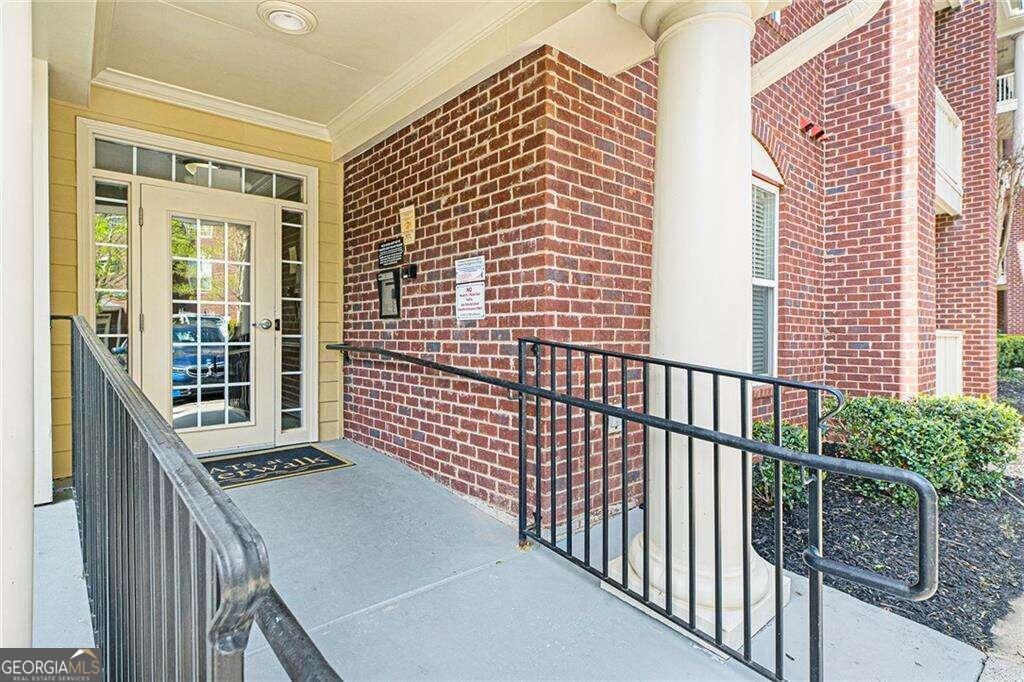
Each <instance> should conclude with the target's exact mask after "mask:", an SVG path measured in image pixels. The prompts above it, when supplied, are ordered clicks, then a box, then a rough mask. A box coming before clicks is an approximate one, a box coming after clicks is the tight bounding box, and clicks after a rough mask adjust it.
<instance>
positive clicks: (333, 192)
mask: <svg viewBox="0 0 1024 682" xmlns="http://www.w3.org/2000/svg"><path fill="white" fill-rule="evenodd" d="M78 117H83V118H91V119H94V120H98V121H107V122H110V123H117V124H120V125H125V126H130V127H132V128H138V129H141V130H148V131H151V132H156V133H162V134H164V135H173V136H174V137H179V138H183V139H186V140H193V141H196V142H204V143H206V144H213V145H218V146H220V147H227V148H229V149H235V150H238V151H243V152H250V153H253V154H262V155H264V156H271V157H274V158H278V159H283V160H286V161H293V162H296V163H303V164H306V165H310V166H315V167H316V168H317V169H319V172H320V183H319V195H320V202H319V213H320V215H319V218H320V240H319V247H318V250H319V270H320V272H319V279H320V300H319V316H320V342H321V344H323V343H329V342H331V341H336V340H338V339H340V335H341V324H340V319H341V295H340V291H341V287H340V283H341V207H340V201H341V189H340V188H341V166H340V164H338V163H336V162H334V161H332V160H331V145H330V143H328V142H323V141H320V140H313V139H311V138H307V137H301V136H298V135H292V134H290V133H285V132H281V131H278V130H273V129H270V128H265V127H263V126H257V125H253V124H251V123H244V122H242V121H237V120H234V119H230V118H225V117H223V116H216V115H214V114H207V113H203V112H201V111H195V110H193V109H187V108H184V107H179V106H175V105H173V104H166V103H164V102H158V101H156V100H152V99H147V98H145V97H137V96H135V95H129V94H126V93H122V92H117V91H115V90H108V89H106V88H100V87H93V89H92V93H91V98H90V104H89V107H87V108H86V107H79V106H75V105H72V104H68V103H66V102H60V101H57V100H51V101H50V287H51V294H50V305H51V312H53V313H54V314H73V313H76V312H78V311H77V310H76V308H77V295H78V291H77V290H78V278H77V265H78V257H77V251H76V249H77V233H78V230H77V227H76V226H77V216H76V211H77V205H76V200H75V197H76V184H77V178H76V168H75V154H76V146H75V131H76V119H77V118H78ZM69 355H70V340H69V336H68V332H67V325H66V324H65V325H59V324H58V325H54V329H53V353H52V357H53V371H52V381H53V475H54V478H61V477H64V476H70V475H71V426H70V422H71V406H70V400H69V397H70V379H71V375H70V369H69V367H70V361H69ZM318 357H319V366H320V386H319V390H320V393H319V402H320V438H321V439H322V440H328V439H331V438H337V437H338V436H339V434H340V433H341V402H340V401H339V387H338V376H339V362H340V360H339V357H338V354H337V353H329V352H325V351H321V352H320V354H319V356H318Z"/></svg>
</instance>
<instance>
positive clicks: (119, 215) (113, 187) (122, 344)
mask: <svg viewBox="0 0 1024 682" xmlns="http://www.w3.org/2000/svg"><path fill="white" fill-rule="evenodd" d="M97 158H101V159H105V160H106V161H108V162H109V164H108V165H111V166H115V165H116V166H118V167H121V168H123V167H124V166H125V164H130V163H131V158H130V154H126V153H125V150H124V149H122V148H120V147H119V146H117V145H108V146H107V147H105V148H102V149H100V148H97ZM93 195H94V197H95V199H94V203H93V230H92V237H93V247H92V255H93V291H94V292H95V308H94V318H95V327H96V333H97V335H98V336H99V337H100V338H101V339H103V341H104V343H105V344H106V345H107V348H108V349H110V352H111V353H112V354H113V355H114V357H115V358H116V359H117V361H118V363H119V364H120V365H121V367H123V368H124V369H125V370H127V369H128V367H129V364H128V360H129V354H128V351H129V348H128V329H129V317H128V313H129V311H128V292H129V283H128V263H129V261H128V185H126V184H124V183H117V182H110V181H107V180H103V181H96V182H95V183H94V185H93Z"/></svg>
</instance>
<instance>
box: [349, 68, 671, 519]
mask: <svg viewBox="0 0 1024 682" xmlns="http://www.w3.org/2000/svg"><path fill="white" fill-rule="evenodd" d="M655 80H656V77H655V74H654V71H653V66H652V65H650V64H646V65H641V66H638V67H636V68H635V69H633V70H631V71H629V72H627V73H625V74H622V75H621V76H620V77H618V78H615V79H609V78H605V77H603V76H601V75H600V74H598V73H597V72H593V71H591V70H590V69H587V68H585V67H583V66H582V65H580V64H579V63H577V62H575V61H574V60H572V59H571V58H569V57H567V56H566V55H562V54H559V53H557V52H556V51H554V50H552V49H550V48H543V49H540V50H538V51H536V52H534V53H532V54H530V55H529V56H527V57H525V58H523V59H522V60H520V61H519V62H517V63H515V64H513V65H511V66H509V67H508V68H506V69H504V70H503V71H502V72H500V73H499V74H497V75H495V76H494V77H492V78H489V79H488V80H486V81H485V82H483V83H481V84H479V85H477V86H476V87H474V88H471V89H470V90H468V91H467V92H465V93H463V94H461V95H459V96H458V97H457V98H455V99H454V100H451V101H450V102H448V103H446V104H444V105H442V106H441V107H439V108H438V109H437V110H435V111H433V112H431V113H430V114H428V115H426V116H424V117H423V118H421V119H420V120H418V121H416V122H415V123H413V124H411V125H410V126H409V127H407V128H405V129H404V130H402V131H401V132H399V133H396V134H395V135H393V136H391V137H390V138H388V139H386V140H384V141H382V142H380V143H379V144H377V145H375V146H374V147H373V148H371V149H369V150H367V151H365V152H363V153H362V154H360V155H359V156H357V157H356V158H354V159H352V160H350V161H349V162H347V163H346V165H345V185H344V192H345V303H344V308H345V319H344V338H345V341H346V342H348V343H353V344H370V345H382V346H386V347H387V348H391V349H395V350H400V351H406V352H411V353H414V354H419V355H428V356H429V357H432V358H434V359H436V360H438V361H440V362H444V363H450V364H455V365H459V366H466V367H472V368H475V369H479V370H482V371H486V372H489V373H491V374H495V375H497V376H503V377H506V378H514V377H515V373H514V371H515V370H514V368H515V357H516V346H515V339H516V338H518V337H521V336H534V335H535V336H540V337H542V338H554V339H559V340H564V341H572V342H579V343H595V344H599V345H601V346H602V347H604V348H609V349H617V350H626V351H631V352H643V351H645V350H646V342H647V325H648V320H649V317H650V312H649V306H650V301H649V288H650V243H651V220H652V218H651V206H652V191H653V154H654V147H653V144H654V103H655V98H656V93H655V90H654V87H653V85H652V83H654V82H655ZM406 205H415V206H416V210H417V218H418V226H417V236H416V241H415V242H414V243H413V244H412V245H410V246H409V247H408V248H407V256H406V262H412V263H416V264H417V265H418V266H419V275H418V277H417V279H416V280H414V281H406V282H404V283H403V290H402V318H401V319H399V320H380V319H379V317H378V311H377V294H376V283H375V277H376V274H377V271H378V270H377V266H376V246H377V244H378V243H379V242H381V241H382V240H384V239H387V238H390V237H394V236H396V235H397V234H398V227H397V211H398V208H399V207H401V206H406ZM481 254H482V255H484V256H485V257H486V262H487V317H486V319H484V320H481V321H478V322H465V321H464V322H461V323H460V322H457V321H456V320H455V316H454V306H453V302H454V274H453V261H454V260H456V259H458V258H462V257H466V256H472V255H481ZM560 363H561V364H560V365H558V374H559V385H560V386H561V387H562V388H564V380H563V379H562V378H561V377H562V376H563V373H564V359H563V360H560ZM581 363H582V357H579V356H577V358H576V362H575V363H574V364H575V371H576V378H575V380H574V383H577V384H578V385H582V382H583V380H582V376H581V373H582V364H581ZM612 369H614V368H612ZM594 370H595V371H598V368H597V366H596V365H595V367H594ZM613 375H614V371H613ZM615 378H616V379H617V376H616V377H615ZM344 381H345V410H346V412H345V435H346V437H348V438H351V439H353V440H355V441H357V442H360V443H364V444H366V445H369V446H371V447H374V448H377V449H380V450H383V451H385V452H388V453H390V454H392V455H395V456H397V457H399V458H401V459H403V460H405V461H407V462H408V463H410V464H411V465H413V466H414V467H416V468H418V469H420V470H422V471H425V472H427V473H429V474H431V475H433V476H435V477H436V478H438V479H439V480H440V481H441V482H443V483H444V484H445V485H448V486H449V487H452V488H454V489H455V490H457V491H459V492H462V493H466V494H469V495H472V496H474V497H478V498H481V499H484V500H486V501H488V502H489V503H491V504H493V505H496V506H498V507H501V508H504V509H507V510H511V509H513V508H514V506H515V497H516V490H515V488H514V481H515V470H516V467H517V459H516V453H517V450H516V446H517V439H518V434H517V432H516V430H515V423H514V412H513V411H514V410H515V409H516V403H514V402H513V401H511V400H508V399H507V398H506V397H505V396H504V394H503V393H501V392H499V391H496V390H491V389H488V388H486V387H481V386H478V385H470V384H468V383H467V382H464V381H452V380H451V379H448V378H444V377H441V376H439V375H437V374H436V373H433V372H423V371H417V370H415V369H412V368H410V367H408V366H406V365H399V364H395V363H381V362H377V361H366V360H363V359H357V360H356V361H355V362H353V363H352V364H350V365H348V366H347V371H346V375H345V379H344ZM637 386H638V376H634V377H633V378H632V379H631V384H630V390H629V393H630V394H631V395H634V396H638V395H639V391H638V390H637V388H636V387H637ZM577 390H579V388H577ZM560 412H562V414H563V415H564V411H563V410H560ZM531 415H532V407H531ZM548 416H549V413H548V412H547V409H546V408H542V410H541V417H542V422H541V423H542V437H543V438H544V439H545V441H544V442H545V451H546V449H547V436H548V435H549V432H548V431H547V430H546V429H547V417H548ZM562 419H564V416H563V417H562ZM595 421H596V420H595ZM531 423H532V422H531ZM575 428H576V429H578V430H579V433H582V429H583V424H582V418H581V417H579V416H577V426H575ZM580 437H581V436H580ZM580 437H578V438H577V443H579V442H580V441H579V438H580ZM560 438H562V439H563V440H560V441H559V443H558V447H559V448H563V447H564V432H563V433H562V434H561V436H560ZM617 442H618V441H614V440H613V442H612V446H613V447H614V446H615V445H616V443H617ZM634 442H636V441H634ZM574 457H581V455H579V454H575V455H574ZM559 459H560V460H561V461H562V462H564V453H560V455H559ZM544 466H545V469H544V479H545V480H547V477H548V469H547V463H546V462H545V464H544ZM577 471H581V467H577ZM557 473H558V477H559V480H558V483H557V486H558V488H559V489H562V490H564V487H565V477H564V464H563V465H562V467H561V468H559V469H558V471H557ZM618 475H619V474H618V471H617V470H616V471H613V472H612V476H611V477H612V484H613V486H612V488H613V489H614V483H615V478H616V477H617V476H618ZM576 478H577V477H576V476H574V487H575V486H577V485H582V482H581V480H582V479H581V480H580V482H577V480H576ZM547 494H548V490H547V489H546V488H545V489H544V495H545V500H547V499H548V498H547Z"/></svg>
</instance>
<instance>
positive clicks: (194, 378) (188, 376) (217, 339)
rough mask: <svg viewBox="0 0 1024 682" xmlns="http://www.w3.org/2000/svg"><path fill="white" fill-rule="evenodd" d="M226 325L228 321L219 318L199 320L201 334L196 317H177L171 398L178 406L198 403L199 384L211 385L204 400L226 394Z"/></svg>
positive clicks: (174, 325) (173, 340)
mask: <svg viewBox="0 0 1024 682" xmlns="http://www.w3.org/2000/svg"><path fill="white" fill-rule="evenodd" d="M226 326H227V325H226V321H225V319H224V318H223V317H221V316H219V315H203V316H202V318H201V320H200V321H199V329H198V331H199V333H198V334H197V333H196V331H197V329H196V315H194V314H178V315H175V316H174V321H173V324H172V326H171V342H172V343H173V344H174V345H173V346H172V353H173V357H172V360H171V385H172V388H171V399H172V400H173V401H174V402H175V403H183V402H193V401H195V399H196V393H197V392H198V390H199V389H198V386H197V384H199V383H202V384H204V385H205V384H210V386H207V387H204V389H203V399H204V400H205V399H208V398H210V397H217V396H223V395H224V380H225V376H224V371H225V365H224V343H225V342H226V341H227V339H226V338H225V334H224V330H225V328H226ZM197 336H198V338H197ZM180 344H188V345H180ZM200 344H216V345H209V346H204V345H200ZM200 349H202V350H200Z"/></svg>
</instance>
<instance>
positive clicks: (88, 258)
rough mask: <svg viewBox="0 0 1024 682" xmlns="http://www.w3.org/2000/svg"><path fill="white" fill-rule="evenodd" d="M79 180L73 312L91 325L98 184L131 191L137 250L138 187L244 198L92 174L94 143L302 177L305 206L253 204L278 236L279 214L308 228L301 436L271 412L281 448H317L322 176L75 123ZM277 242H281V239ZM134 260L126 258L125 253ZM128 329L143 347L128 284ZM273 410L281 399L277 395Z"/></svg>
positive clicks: (136, 274)
mask: <svg viewBox="0 0 1024 682" xmlns="http://www.w3.org/2000/svg"><path fill="white" fill-rule="evenodd" d="M76 131H77V135H76V151H77V154H76V159H77V161H76V163H77V168H76V174H77V186H78V187H77V189H78V192H77V202H78V203H77V215H78V254H77V255H78V312H79V314H81V315H83V316H85V318H86V319H87V320H89V322H90V324H93V325H95V322H96V321H95V319H94V303H93V301H94V300H95V293H94V291H93V287H94V283H93V251H94V249H93V248H92V243H93V235H92V207H93V200H94V197H93V194H94V190H95V180H98V179H99V180H112V181H115V182H118V183H121V184H126V185H128V206H129V210H128V218H129V244H139V243H140V234H141V233H140V230H141V226H140V224H139V211H138V207H139V199H140V195H141V189H140V188H141V185H142V184H147V185H155V186H163V187H168V188H176V189H182V188H187V189H194V190H197V191H202V192H212V193H216V194H224V195H230V196H234V197H246V196H251V195H245V194H241V193H238V192H232V191H229V190H221V189H214V188H203V187H196V186H195V185H184V184H182V183H178V182H172V181H170V180H160V179H155V178H149V177H144V176H139V175H133V174H128V173H118V172H113V171H106V170H99V169H95V168H94V167H93V166H94V162H95V159H94V155H95V147H96V145H95V141H96V139H97V138H101V139H110V140H116V141H119V142H125V143H129V144H134V145H140V146H144V147H148V148H151V149H159V150H163V151H169V152H177V153H182V154H189V155H195V156H198V157H205V158H211V159H214V160H217V161H224V162H227V163H232V164H236V165H240V166H246V167H255V168H259V169H260V170H266V171H271V172H279V173H286V174H288V175H292V176H296V177H301V178H302V179H303V181H304V183H305V188H306V192H305V201H303V202H296V201H287V200H284V199H270V198H268V197H254V196H253V197H251V198H252V199H253V200H254V201H272V202H274V203H275V204H277V205H278V210H277V211H276V213H277V218H276V220H275V229H276V230H277V231H278V234H279V232H280V223H281V217H280V213H281V209H293V210H299V211H302V212H304V213H305V216H306V223H307V226H306V228H305V229H304V230H303V236H304V243H303V249H304V262H305V267H304V268H303V282H302V284H303V291H304V292H305V295H304V297H303V302H302V319H303V335H304V339H305V340H306V344H305V348H306V352H305V353H304V355H303V359H302V372H303V380H304V384H305V387H304V391H303V400H302V409H303V416H304V424H303V427H302V428H299V429H293V430H289V431H286V432H283V433H282V432H281V430H280V405H279V404H277V405H276V408H275V410H276V412H277V416H275V423H276V426H275V433H276V434H277V436H276V440H277V444H278V445H289V444H292V443H303V442H316V441H317V440H319V396H318V390H319V339H318V336H319V335H318V330H319V322H318V302H319V275H318V270H319V256H318V244H319V239H318V235H319V214H318V209H319V184H318V182H319V170H318V169H317V168H316V167H315V166H310V165H306V164H301V163H295V162H293V161H285V160H282V159H276V158H273V157H269V156H262V155H259V154H252V153H249V152H242V151H237V150H234V149H228V148H226V147H218V146H215V145H210V144H205V143H201V142H194V141H191V140H187V139H183V138H177V137H171V136H169V135H162V134H160V133H153V132H149V131H145V130H139V129H136V128H129V127H127V126H122V125H118V124H114V123H107V122H104V121H96V120H93V119H88V118H83V117H79V118H78V119H77V126H76ZM278 240H279V237H278ZM130 253H131V252H130ZM140 260H141V259H140V258H139V257H138V255H137V254H134V253H131V264H132V265H131V271H130V272H129V282H133V281H134V282H138V281H140V279H141V277H142V274H141V272H140V270H139V262H140ZM128 306H129V311H130V317H131V321H132V322H131V324H130V327H129V345H130V347H131V348H134V349H138V348H140V347H141V345H140V343H141V338H140V334H139V329H138V324H137V321H138V313H139V311H140V310H141V300H140V295H139V287H137V286H131V284H129V301H128ZM277 355H278V357H276V358H275V366H277V367H280V364H281V360H280V344H278V351H277ZM130 360H131V368H130V369H131V374H132V377H133V379H135V381H136V383H139V379H140V378H141V376H142V374H141V373H142V364H141V358H140V354H139V353H137V352H133V353H130ZM277 400H278V403H279V401H280V392H279V391H278V399H277Z"/></svg>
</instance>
